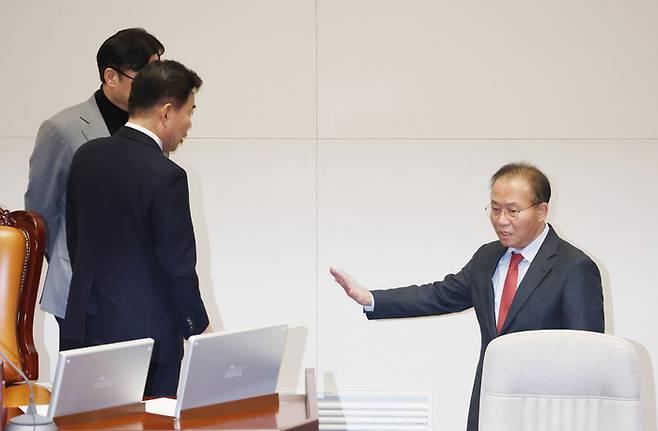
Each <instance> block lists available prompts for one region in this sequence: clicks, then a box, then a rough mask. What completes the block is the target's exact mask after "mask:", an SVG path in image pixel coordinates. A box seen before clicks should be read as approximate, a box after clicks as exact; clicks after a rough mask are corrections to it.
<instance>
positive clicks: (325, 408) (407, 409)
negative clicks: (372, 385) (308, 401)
mask: <svg viewBox="0 0 658 431" xmlns="http://www.w3.org/2000/svg"><path fill="white" fill-rule="evenodd" d="M431 412H432V397H431V394H429V393H419V392H412V393H381V392H374V393H373V392H370V393H365V392H340V393H325V394H321V395H320V396H319V397H318V413H319V418H320V430H327V431H329V430H331V431H337V430H344V431H398V430H399V431H403V430H404V431H430V430H431V429H432V420H431V419H432V418H431Z"/></svg>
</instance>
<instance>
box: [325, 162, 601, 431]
mask: <svg viewBox="0 0 658 431" xmlns="http://www.w3.org/2000/svg"><path fill="white" fill-rule="evenodd" d="M550 197H551V186H550V183H549V181H548V179H547V178H546V176H545V175H544V174H543V173H542V172H541V171H540V170H539V169H537V168H536V167H534V166H531V165H528V164H524V163H518V164H516V163H514V164H508V165H505V166H503V167H502V168H500V169H499V170H498V171H497V172H496V173H495V174H494V175H493V177H492V179H491V203H490V205H489V206H488V207H487V211H488V212H489V215H490V218H491V223H492V225H493V227H494V230H495V231H496V235H497V236H498V241H495V242H491V243H489V244H485V245H483V246H482V247H480V248H479V249H478V250H477V251H476V252H475V254H474V255H473V257H472V258H471V260H470V261H469V262H468V263H467V264H466V266H465V267H464V268H463V269H462V270H461V271H460V272H458V273H457V274H451V275H448V276H446V277H445V278H444V279H443V280H442V281H436V282H433V283H429V284H425V285H421V286H416V285H413V286H408V287H402V288H397V289H389V290H377V291H372V292H370V291H368V290H367V289H365V288H363V287H362V286H361V285H360V284H359V283H357V282H356V281H355V280H354V279H353V278H352V277H351V276H350V275H349V274H347V273H346V272H344V271H341V270H340V269H337V268H331V269H330V272H331V274H332V275H333V276H334V278H335V280H336V281H337V282H338V283H339V284H340V285H341V286H342V287H343V288H344V289H345V292H346V293H347V294H348V295H349V296H350V297H351V298H352V299H354V300H355V301H357V302H358V303H359V304H361V305H363V306H364V310H365V312H366V316H367V317H368V319H386V318H399V317H417V316H429V315H439V314H446V313H454V312H459V311H463V310H466V309H468V308H470V307H474V308H475V313H476V315H477V319H478V322H479V324H480V334H481V339H482V344H481V348H480V360H479V363H478V367H477V372H476V376H475V383H474V385H473V393H472V395H471V406H470V409H469V415H468V426H467V430H468V431H476V430H477V429H478V415H479V401H480V383H481V377H482V360H483V358H484V352H485V349H486V347H487V345H488V344H489V342H491V340H493V339H494V338H495V337H497V336H499V335H503V334H508V333H511V332H520V331H530V330H537V329H579V330H588V331H597V332H603V330H604V319H603V293H602V288H601V275H600V273H599V269H598V267H597V266H596V264H595V263H594V262H593V261H592V260H591V259H590V258H589V257H588V256H587V255H586V254H585V253H583V252H582V251H580V250H578V249H577V248H576V247H574V246H572V245H571V244H569V243H568V242H566V241H564V240H562V239H561V238H560V237H558V235H557V234H556V233H555V230H554V229H553V227H552V226H550V225H549V224H548V223H546V217H547V214H548V202H549V200H550Z"/></svg>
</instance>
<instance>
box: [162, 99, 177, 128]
mask: <svg viewBox="0 0 658 431" xmlns="http://www.w3.org/2000/svg"><path fill="white" fill-rule="evenodd" d="M173 110H174V105H172V104H171V103H165V104H164V105H162V106H160V107H159V108H158V113H159V117H160V122H161V123H162V124H163V125H164V126H165V127H167V126H168V125H169V120H170V119H171V114H172V112H173Z"/></svg>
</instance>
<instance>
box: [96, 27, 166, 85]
mask: <svg viewBox="0 0 658 431" xmlns="http://www.w3.org/2000/svg"><path fill="white" fill-rule="evenodd" d="M164 50H165V49H164V46H163V45H162V43H160V41H159V40H158V39H157V38H156V37H155V36H153V35H152V34H150V33H148V32H147V31H146V30H144V29H143V28H127V29H124V30H121V31H119V32H117V33H116V34H114V35H112V36H110V37H109V38H108V39H107V40H106V41H105V42H103V44H102V45H101V47H100V48H99V49H98V53H97V54H96V63H97V64H98V73H99V76H100V78H101V82H103V83H104V82H105V77H104V72H105V69H107V68H108V67H109V68H112V69H114V70H116V71H120V72H125V71H126V70H133V71H135V72H138V71H139V70H141V69H142V68H143V67H144V66H145V65H146V64H147V63H148V62H149V60H150V59H151V57H153V56H154V55H157V56H158V58H160V56H161V55H162V54H163V53H164Z"/></svg>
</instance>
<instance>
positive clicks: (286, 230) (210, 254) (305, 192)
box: [173, 139, 317, 390]
mask: <svg viewBox="0 0 658 431" xmlns="http://www.w3.org/2000/svg"><path fill="white" fill-rule="evenodd" d="M173 159H174V160H175V161H176V162H177V163H179V164H180V165H181V166H182V167H184V168H185V169H186V170H187V174H188V179H189V185H190V201H191V207H192V216H193V219H194V228H195V233H196V238H197V252H198V256H199V261H198V264H197V270H198V273H199V278H200V282H201V288H202V293H203V297H204V300H205V302H206V304H210V305H209V306H208V309H209V312H210V315H211V321H212V322H213V325H214V326H215V328H216V329H224V330H238V329H244V328H253V327H258V326H265V325H273V324H278V323H287V324H288V325H289V326H290V327H291V328H294V330H292V332H291V334H290V336H289V341H290V345H289V347H288V351H287V361H288V362H287V363H286V364H284V368H285V369H284V376H283V377H282V378H283V380H282V381H281V385H283V386H281V388H287V389H290V388H292V389H293V390H294V389H295V388H296V384H297V383H299V382H303V375H299V374H298V373H300V372H302V371H303V367H304V366H307V367H309V366H315V361H316V357H315V354H316V343H317V339H316V336H315V332H316V328H315V326H316V288H315V286H316V272H315V268H316V258H315V246H316V226H315V205H316V204H315V192H316V190H315V178H316V177H315V171H316V169H315V166H316V160H315V144H314V142H313V141H305V140H297V141H283V140H267V141H254V140H199V139H190V140H188V141H186V143H185V145H184V146H183V147H182V148H180V149H179V150H178V151H177V153H176V154H175V155H174V156H173ZM296 373H297V374H296ZM297 378H301V379H302V380H299V381H297Z"/></svg>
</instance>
